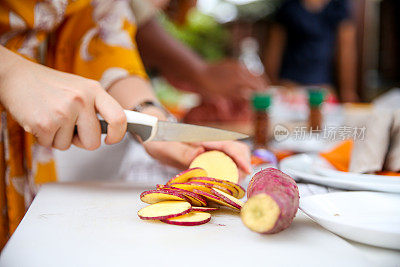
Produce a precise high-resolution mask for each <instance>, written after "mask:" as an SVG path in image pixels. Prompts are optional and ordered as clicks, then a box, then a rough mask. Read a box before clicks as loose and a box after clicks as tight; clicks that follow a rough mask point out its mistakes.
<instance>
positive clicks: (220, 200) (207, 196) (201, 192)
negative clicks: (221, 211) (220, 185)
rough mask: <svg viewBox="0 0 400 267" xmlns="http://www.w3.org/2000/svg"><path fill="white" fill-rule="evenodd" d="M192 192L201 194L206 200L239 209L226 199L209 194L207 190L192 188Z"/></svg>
mask: <svg viewBox="0 0 400 267" xmlns="http://www.w3.org/2000/svg"><path fill="white" fill-rule="evenodd" d="M194 192H195V193H196V194H199V195H202V196H203V197H205V198H207V199H208V200H211V201H213V202H214V203H217V204H219V205H223V206H226V207H229V208H232V209H234V210H237V211H240V209H239V208H237V207H235V206H232V205H231V204H229V203H227V202H226V201H224V200H223V199H222V198H220V197H218V196H215V195H213V194H209V193H207V192H204V191H201V190H197V189H194Z"/></svg>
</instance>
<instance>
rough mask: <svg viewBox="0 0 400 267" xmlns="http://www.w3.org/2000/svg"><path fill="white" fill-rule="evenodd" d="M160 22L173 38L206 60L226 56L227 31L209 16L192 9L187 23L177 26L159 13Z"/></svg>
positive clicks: (214, 59)
mask: <svg viewBox="0 0 400 267" xmlns="http://www.w3.org/2000/svg"><path fill="white" fill-rule="evenodd" d="M159 19H160V22H161V23H162V25H164V27H165V29H166V30H167V31H168V32H169V33H170V34H171V35H172V36H174V37H175V38H177V39H178V40H180V41H181V42H183V43H184V44H186V45H188V46H189V47H191V48H192V49H193V50H194V51H196V52H197V53H198V54H199V55H200V56H202V57H203V58H204V59H206V60H208V61H216V60H219V59H222V58H224V57H226V55H227V49H226V48H227V46H228V43H229V32H228V31H227V30H226V29H225V28H224V27H223V26H222V25H220V24H219V23H218V22H216V21H215V19H214V18H213V17H211V16H208V15H205V14H203V13H200V12H199V11H198V10H197V9H192V10H191V11H190V12H189V14H188V17H187V23H186V24H185V25H182V26H178V25H176V24H174V23H173V22H171V21H170V20H169V19H168V18H167V17H166V16H165V15H160V17H159Z"/></svg>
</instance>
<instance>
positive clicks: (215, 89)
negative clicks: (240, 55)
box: [199, 60, 267, 99]
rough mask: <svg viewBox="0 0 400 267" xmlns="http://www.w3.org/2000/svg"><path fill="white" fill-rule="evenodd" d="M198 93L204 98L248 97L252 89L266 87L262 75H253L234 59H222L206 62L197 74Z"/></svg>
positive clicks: (263, 88)
mask: <svg viewBox="0 0 400 267" xmlns="http://www.w3.org/2000/svg"><path fill="white" fill-rule="evenodd" d="M199 85H200V86H201V87H202V88H200V89H199V93H200V94H202V95H203V96H204V97H205V98H212V97H213V95H220V96H225V97H228V98H234V99H235V98H236V99H237V98H249V97H250V96H251V93H252V92H253V91H263V90H265V89H266V88H267V80H266V78H265V77H264V76H254V75H253V74H251V73H250V72H249V71H248V70H247V69H246V68H245V67H244V66H243V65H242V64H240V63H239V62H237V61H235V60H224V61H220V62H217V63H211V64H207V66H206V68H205V69H204V70H203V71H202V72H201V73H200V74H199Z"/></svg>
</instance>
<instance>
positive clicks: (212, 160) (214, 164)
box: [190, 151, 239, 183]
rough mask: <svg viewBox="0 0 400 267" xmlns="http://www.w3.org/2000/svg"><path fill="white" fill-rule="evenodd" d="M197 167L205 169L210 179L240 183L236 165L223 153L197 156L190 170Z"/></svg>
mask: <svg viewBox="0 0 400 267" xmlns="http://www.w3.org/2000/svg"><path fill="white" fill-rule="evenodd" d="M196 167H199V168H202V169H204V170H205V171H206V172H207V174H208V175H207V176H208V177H212V178H216V179H222V180H228V181H231V182H234V183H237V182H238V181H239V170H238V168H237V166H236V163H235V162H234V161H233V160H232V159H231V158H230V157H229V156H227V155H226V154H225V153H223V152H221V151H209V152H205V153H203V154H201V155H199V156H197V157H196V158H195V159H194V160H193V161H192V163H191V164H190V168H196Z"/></svg>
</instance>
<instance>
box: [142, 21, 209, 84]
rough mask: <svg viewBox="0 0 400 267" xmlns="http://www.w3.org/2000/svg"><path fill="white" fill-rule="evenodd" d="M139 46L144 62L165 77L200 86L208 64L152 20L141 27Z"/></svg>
mask: <svg viewBox="0 0 400 267" xmlns="http://www.w3.org/2000/svg"><path fill="white" fill-rule="evenodd" d="M136 40H137V44H138V47H139V50H140V54H141V56H142V59H143V62H144V63H145V64H146V65H147V66H149V67H153V68H156V69H158V70H159V71H161V73H162V74H163V75H166V76H173V77H175V78H177V79H180V80H189V81H194V82H195V83H196V84H200V83H201V81H200V79H201V77H200V76H201V75H200V74H201V73H202V72H203V71H204V70H205V68H206V63H205V62H204V61H203V60H202V59H201V58H200V57H199V56H198V55H197V54H195V53H193V52H192V51H191V50H190V49H189V48H188V47H186V46H185V45H183V44H182V43H180V42H178V41H176V40H175V39H174V38H173V37H171V36H170V35H169V34H168V33H167V32H165V30H164V29H163V28H162V27H161V26H160V25H159V24H158V22H157V20H156V19H155V18H152V19H151V20H149V21H148V22H147V23H145V24H144V25H142V26H140V28H139V30H138V33H137V37H136Z"/></svg>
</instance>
